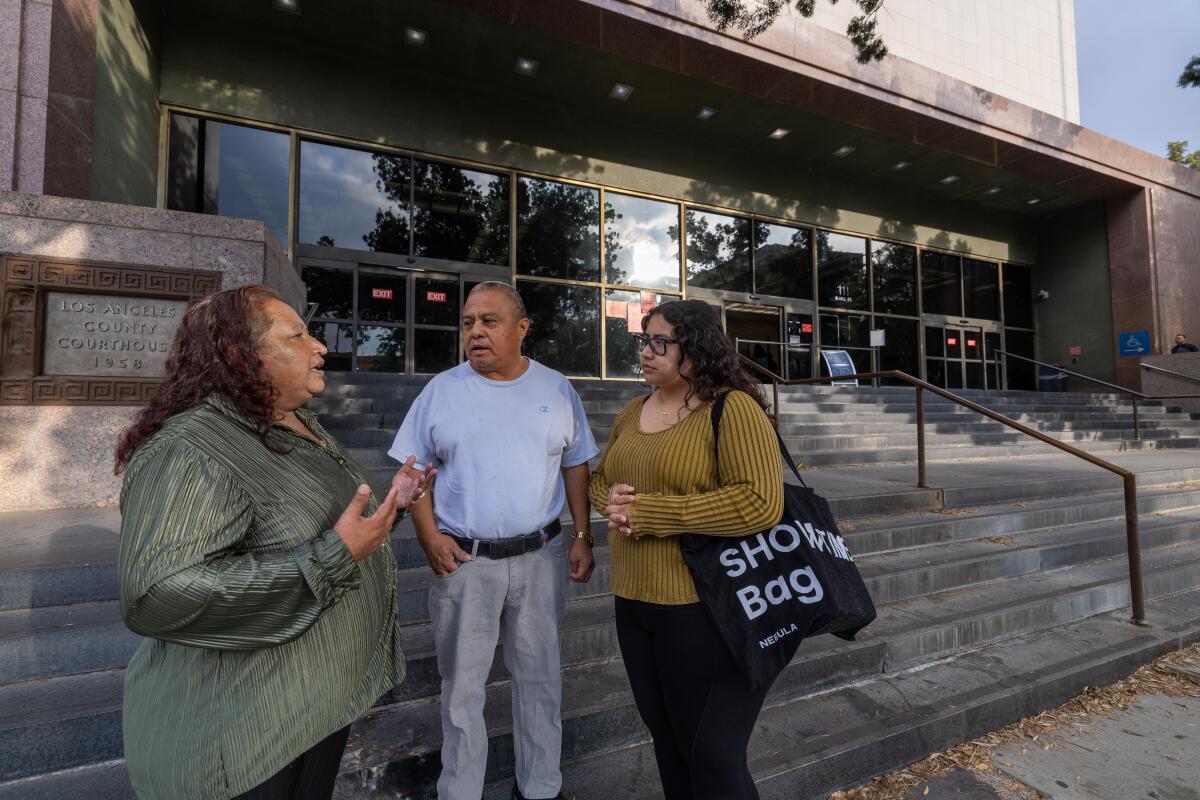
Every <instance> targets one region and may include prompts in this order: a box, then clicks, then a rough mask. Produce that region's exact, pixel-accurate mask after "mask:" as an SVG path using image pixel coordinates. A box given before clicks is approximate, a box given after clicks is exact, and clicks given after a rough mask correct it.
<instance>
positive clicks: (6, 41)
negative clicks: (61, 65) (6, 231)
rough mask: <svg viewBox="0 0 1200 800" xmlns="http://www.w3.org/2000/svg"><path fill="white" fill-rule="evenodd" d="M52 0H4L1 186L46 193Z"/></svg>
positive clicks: (0, 11)
mask: <svg viewBox="0 0 1200 800" xmlns="http://www.w3.org/2000/svg"><path fill="white" fill-rule="evenodd" d="M52 17H53V7H52V4H51V0H0V189H15V190H17V191H21V192H29V193H31V194H41V193H42V177H43V173H44V166H45V159H46V101H47V98H48V96H49V76H50V24H51V19H52Z"/></svg>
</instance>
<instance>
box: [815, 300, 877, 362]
mask: <svg viewBox="0 0 1200 800" xmlns="http://www.w3.org/2000/svg"><path fill="white" fill-rule="evenodd" d="M870 343H871V325H870V320H869V318H868V317H867V316H866V315H865V314H825V313H822V314H821V347H826V348H830V347H832V348H839V347H867V346H868V345H870ZM850 357H851V358H852V359H854V365H855V366H856V367H858V368H859V369H863V370H865V369H866V368H867V367H869V366H870V360H869V358H868V357H867V354H866V353H865V352H862V351H854V350H851V351H850Z"/></svg>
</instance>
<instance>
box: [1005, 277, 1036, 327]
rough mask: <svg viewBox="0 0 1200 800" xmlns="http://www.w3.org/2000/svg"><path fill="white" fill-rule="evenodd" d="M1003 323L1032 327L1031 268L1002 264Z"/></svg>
mask: <svg viewBox="0 0 1200 800" xmlns="http://www.w3.org/2000/svg"><path fill="white" fill-rule="evenodd" d="M1004 324H1005V325H1015V326H1017V327H1018V328H1032V327H1033V270H1031V269H1030V268H1029V267H1022V266H1018V265H1017V264H1005V265H1004Z"/></svg>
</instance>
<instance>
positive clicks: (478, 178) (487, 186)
mask: <svg viewBox="0 0 1200 800" xmlns="http://www.w3.org/2000/svg"><path fill="white" fill-rule="evenodd" d="M413 185H414V190H413V239H414V244H413V252H414V253H415V254H416V255H419V256H428V257H430V258H444V259H446V260H448V261H467V262H471V263H476V264H500V265H505V264H508V176H507V175H497V174H495V173H492V172H481V171H479V170H473V169H465V168H463V167H456V166H454V165H453V164H441V163H438V162H436V161H422V160H421V159H413Z"/></svg>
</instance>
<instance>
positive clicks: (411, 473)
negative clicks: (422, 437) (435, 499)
mask: <svg viewBox="0 0 1200 800" xmlns="http://www.w3.org/2000/svg"><path fill="white" fill-rule="evenodd" d="M416 463H417V457H416V456H409V457H408V460H407V461H405V462H404V465H403V466H402V467H400V469H398V470H396V474H395V475H393V476H392V488H393V489H395V490H396V508H397V509H402V508H408V507H409V506H410V505H412V504H413V503H415V502H417V501H418V500H420V499H421V498H422V497H424V496H425V493H426V492H428V491H431V490H432V489H433V479H434V478H436V477H437V470H436V469H434V468H433V464H426V465H425V470H424V471H423V472H422V471H421V470H419V469H417V468H416V467H415V466H414V465H415V464H416Z"/></svg>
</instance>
